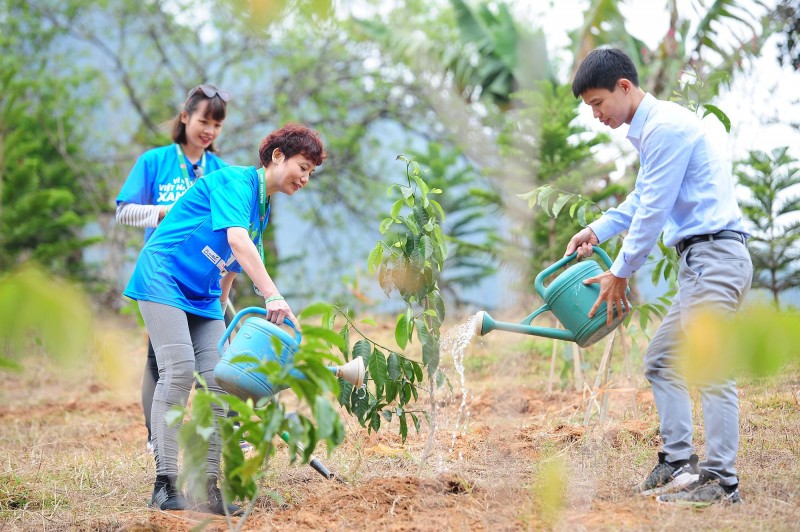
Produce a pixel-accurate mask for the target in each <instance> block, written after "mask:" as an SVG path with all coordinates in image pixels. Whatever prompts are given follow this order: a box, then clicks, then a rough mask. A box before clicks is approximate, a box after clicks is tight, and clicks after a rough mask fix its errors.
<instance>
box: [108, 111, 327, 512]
mask: <svg viewBox="0 0 800 532" xmlns="http://www.w3.org/2000/svg"><path fill="white" fill-rule="evenodd" d="M258 156H259V161H260V163H261V164H260V168H255V167H252V166H248V167H245V166H229V167H226V168H223V169H221V170H218V171H216V172H213V173H211V174H208V175H207V176H206V177H204V178H203V179H201V180H200V181H198V182H197V184H196V185H195V186H194V187H192V188H191V190H189V191H188V192H187V193H186V194H185V195H184V196H183V197H182V198H181V200H180V201H179V202H178V203H177V204H176V205H175V207H174V208H173V211H172V212H171V213H170V214H169V216H167V218H166V219H165V220H164V222H163V223H162V224H161V225H160V226H159V227H158V229H157V230H156V232H155V233H154V234H153V237H152V238H151V239H150V240H148V242H147V244H145V247H144V249H142V252H141V253H140V254H139V259H138V260H137V262H136V268H135V269H134V272H133V275H132V276H131V280H130V282H129V283H128V286H127V287H126V288H125V292H124V294H125V296H127V297H129V298H131V299H134V300H136V301H138V303H139V310H140V311H141V313H142V317H143V318H144V322H145V326H146V327H147V331H148V333H149V334H150V338H151V340H152V343H153V347H154V348H155V352H156V358H157V359H158V365H159V369H160V370H161V377H160V379H159V381H158V385H157V387H156V393H155V398H154V401H153V437H154V442H155V455H156V481H155V485H154V487H153V496H152V500H151V506H153V507H154V508H157V509H160V510H184V509H196V510H200V511H206V512H210V513H216V514H225V513H229V514H234V513H236V512H238V511H239V510H240V509H239V507H238V506H236V505H234V504H229V505H227V506H226V505H225V504H224V502H223V499H222V494H221V492H220V489H219V487H218V485H217V476H218V474H219V469H220V452H221V445H220V438H219V431H218V430H217V431H215V432H214V434H212V435H211V436H210V437H209V446H208V454H207V455H206V472H207V474H208V484H207V490H206V493H204V494H201V495H200V496H199V497H198V496H197V495H196V494H195V495H193V494H189V496H188V497H186V496H184V494H183V493H181V492H180V490H179V489H178V487H177V476H178V443H177V434H178V427H175V426H169V425H168V424H167V422H166V419H165V414H166V412H168V411H169V409H170V408H172V407H173V406H175V405H185V404H186V401H187V400H188V397H189V393H190V391H191V388H192V384H193V382H194V372H195V371H197V372H198V373H199V374H200V375H201V376H202V378H203V379H204V380H205V382H206V384H207V386H208V389H209V390H211V391H213V392H217V393H221V392H222V390H221V389H220V387H219V385H217V383H216V381H215V380H214V367H215V366H216V365H217V362H219V359H220V355H219V353H218V352H217V344H218V342H219V340H220V338H222V335H223V333H224V332H225V322H224V321H223V319H222V316H223V309H224V305H220V301H227V296H228V291H229V290H230V287H231V284H232V283H233V279H234V277H235V276H236V275H237V273H238V272H240V271H242V270H243V271H244V272H245V273H247V275H248V276H249V277H250V279H251V280H252V281H253V284H254V286H255V288H256V291H257V293H259V294H260V295H262V296H263V297H264V305H265V307H266V311H267V319H268V320H269V321H271V322H273V323H278V324H280V323H283V320H284V318H286V319H289V320H290V321H291V322H293V323H295V324H296V323H297V319H296V318H295V316H294V314H293V313H292V310H291V308H290V307H289V305H288V303H287V302H286V301H285V300H284V298H283V296H281V294H280V292H279V290H278V287H277V286H276V285H275V283H274V282H273V280H272V278H271V277H270V275H269V273H268V272H267V270H266V268H265V267H264V246H263V233H264V230H265V229H266V225H267V222H268V221H269V198H270V196H271V195H272V194H275V193H278V192H280V193H282V194H285V195H287V196H292V195H294V194H295V193H296V192H298V191H299V190H301V189H302V188H304V187H305V186H306V185H307V184H308V182H309V179H310V177H311V174H312V172H313V171H314V169H315V168H316V167H317V166H319V165H320V164H322V162H323V161H324V160H325V158H326V154H325V151H324V148H323V145H322V141H321V139H320V137H319V134H318V133H317V132H316V131H314V130H312V129H309V128H307V127H305V126H302V125H299V124H287V125H285V126H284V127H282V128H280V129H278V130H277V131H273V132H272V133H270V134H269V135H267V137H265V138H264V139H263V140H262V141H261V144H260V147H259V152H258ZM212 408H214V415H215V416H222V415H224V412H223V408H222V407H221V406H219V405H216V404H214V405H212ZM198 501H199V502H198Z"/></svg>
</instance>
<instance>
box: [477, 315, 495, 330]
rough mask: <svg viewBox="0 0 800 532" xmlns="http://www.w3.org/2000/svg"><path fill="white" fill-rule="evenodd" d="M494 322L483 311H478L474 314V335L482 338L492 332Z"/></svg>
mask: <svg viewBox="0 0 800 532" xmlns="http://www.w3.org/2000/svg"><path fill="white" fill-rule="evenodd" d="M494 324H495V321H494V319H492V317H491V316H489V313H488V312H486V311H485V310H481V311H479V312H478V313H477V314H475V335H476V336H483V335H484V334H486V333H489V332H491V331H493V330H494Z"/></svg>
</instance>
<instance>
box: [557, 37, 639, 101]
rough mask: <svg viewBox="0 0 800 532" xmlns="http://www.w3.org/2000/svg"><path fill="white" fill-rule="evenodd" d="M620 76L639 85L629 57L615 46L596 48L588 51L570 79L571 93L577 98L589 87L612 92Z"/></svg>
mask: <svg viewBox="0 0 800 532" xmlns="http://www.w3.org/2000/svg"><path fill="white" fill-rule="evenodd" d="M622 78H625V79H627V80H628V81H630V82H631V83H633V84H634V85H635V86H637V87H638V86H639V74H638V72H636V65H634V64H633V61H631V58H630V57H628V55H627V54H626V53H625V52H623V51H622V50H619V49H617V48H598V49H597V50H592V51H591V52H589V55H587V56H586V58H584V60H583V61H582V62H581V66H580V67H578V72H576V73H575V79H573V80H572V94H573V95H574V96H575V97H576V98H577V97H579V96H580V95H581V94H583V93H584V92H586V91H588V90H590V89H606V90H609V91H611V92H614V89H615V88H616V86H617V82H618V81H619V80H620V79H622Z"/></svg>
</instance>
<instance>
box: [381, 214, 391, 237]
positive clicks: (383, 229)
mask: <svg viewBox="0 0 800 532" xmlns="http://www.w3.org/2000/svg"><path fill="white" fill-rule="evenodd" d="M393 223H394V219H392V218H384V219H383V220H381V224H380V226H378V231H380V233H381V234H382V235H383V234H386V231H388V230H389V228H390V227H392V224H393Z"/></svg>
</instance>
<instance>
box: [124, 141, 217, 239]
mask: <svg viewBox="0 0 800 532" xmlns="http://www.w3.org/2000/svg"><path fill="white" fill-rule="evenodd" d="M183 158H184V161H183V162H184V163H185V164H186V170H187V172H188V174H189V180H188V181H187V180H186V179H184V177H183V175H182V172H181V168H180V164H179V162H178V153H177V150H176V149H175V145H174V144H170V145H168V146H161V147H160V148H153V149H152V150H148V151H146V152H144V153H143V154H142V155H141V156H140V157H139V159H138V160H137V161H136V164H134V165H133V169H132V170H131V173H130V174H128V179H126V180H125V184H124V185H122V190H120V192H119V196H117V205H119V204H120V203H123V202H129V203H136V204H138V205H172V204H173V203H175V202H176V201H178V198H180V197H181V196H183V195H184V194H185V193H186V191H187V190H189V188H191V186H192V185H193V184H194V182H195V181H196V179H197V176H196V175H195V173H194V169H193V168H192V161H190V160H189V159H188V158H187V157H186V156H185V155H184V156H183ZM226 166H228V163H226V162H225V161H223V160H222V159H220V158H219V157H217V156H216V155H214V154H213V153H211V152H208V151H207V152H206V165H205V169H204V170H205V173H206V174H210V173H211V172H213V171H214V170H219V169H220V168H224V167H226ZM153 231H155V227H146V228H145V230H144V241H145V242H147V241H148V240H149V239H150V236H151V235H152V234H153Z"/></svg>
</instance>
